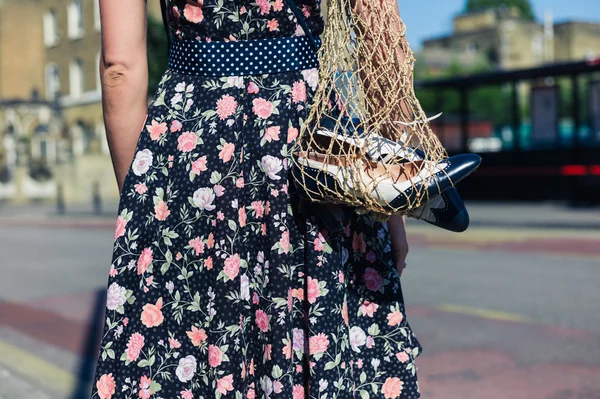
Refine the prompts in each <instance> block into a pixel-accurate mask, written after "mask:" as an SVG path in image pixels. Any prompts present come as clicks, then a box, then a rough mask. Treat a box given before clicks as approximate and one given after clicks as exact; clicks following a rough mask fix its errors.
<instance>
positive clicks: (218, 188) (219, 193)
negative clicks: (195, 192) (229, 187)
mask: <svg viewBox="0 0 600 399" xmlns="http://www.w3.org/2000/svg"><path fill="white" fill-rule="evenodd" d="M213 191H214V192H215V195H216V196H217V197H220V196H222V195H223V194H225V187H223V186H222V185H220V184H217V185H215V186H214V187H213Z"/></svg>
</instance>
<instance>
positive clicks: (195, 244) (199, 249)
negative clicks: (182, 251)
mask: <svg viewBox="0 0 600 399" xmlns="http://www.w3.org/2000/svg"><path fill="white" fill-rule="evenodd" d="M188 244H189V246H190V247H192V249H193V250H194V253H195V254H196V256H198V255H200V254H203V253H204V242H202V240H201V239H200V237H196V238H194V239H192V240H190V241H189V242H188Z"/></svg>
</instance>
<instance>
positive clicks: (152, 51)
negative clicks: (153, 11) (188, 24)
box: [148, 15, 169, 95]
mask: <svg viewBox="0 0 600 399" xmlns="http://www.w3.org/2000/svg"><path fill="white" fill-rule="evenodd" d="M168 52H169V46H168V42H167V36H166V34H165V29H164V27H163V23H162V21H161V20H159V19H157V18H155V17H154V16H153V15H148V93H149V94H151V95H152V94H153V93H154V92H155V91H156V88H157V87H158V83H159V82H160V78H161V77H162V74H163V73H164V71H165V69H166V68H167V60H168V56H167V55H168Z"/></svg>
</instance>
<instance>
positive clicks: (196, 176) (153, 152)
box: [92, 0, 421, 399]
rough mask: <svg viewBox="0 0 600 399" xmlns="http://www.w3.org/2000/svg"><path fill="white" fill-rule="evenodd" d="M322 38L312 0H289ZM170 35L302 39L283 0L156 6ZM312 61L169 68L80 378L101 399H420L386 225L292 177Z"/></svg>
mask: <svg viewBox="0 0 600 399" xmlns="http://www.w3.org/2000/svg"><path fill="white" fill-rule="evenodd" d="M297 3H298V4H299V6H300V8H301V9H302V11H303V13H304V15H305V16H306V17H307V21H308V24H309V26H310V27H311V30H312V31H313V33H315V34H319V33H321V31H322V29H323V19H322V17H321V9H320V4H319V0H300V1H297ZM168 14H169V20H170V28H171V31H172V33H173V36H174V39H175V40H184V39H186V40H189V39H195V40H204V41H209V40H210V41H217V40H224V41H230V40H253V39H261V38H265V37H282V36H295V35H296V36H297V35H303V31H302V30H301V28H300V27H299V26H298V23H297V21H296V19H295V18H294V16H293V14H292V12H291V11H290V9H289V8H288V7H287V5H286V4H285V2H284V1H283V0H274V1H272V0H204V1H202V0H199V1H194V0H187V1H186V0H171V1H170V2H169V4H168ZM317 78H318V72H317V69H315V68H313V69H307V70H299V71H292V72H285V73H277V74H267V75H251V76H225V77H202V76H196V75H187V74H183V73H178V72H174V71H172V70H166V71H165V73H164V75H163V77H162V80H161V82H160V84H159V87H158V89H157V90H156V92H155V93H154V96H153V98H152V101H151V103H150V106H149V109H148V115H147V119H146V121H145V123H144V127H143V129H142V131H141V135H140V138H139V141H138V144H137V148H136V150H135V159H134V161H133V163H132V165H131V167H130V169H129V171H128V174H127V176H126V179H125V183H124V188H123V193H122V197H121V201H120V205H119V215H118V218H117V225H116V229H115V237H114V238H115V241H114V252H113V258H112V265H111V266H110V270H109V279H108V284H107V287H108V297H107V303H106V317H105V326H104V332H103V337H102V342H101V347H100V353H99V358H98V365H97V368H96V375H95V380H94V383H93V388H92V398H95V399H97V398H100V399H113V398H114V399H117V398H118V399H130V398H142V399H149V398H152V399H160V398H164V399H180V398H181V399H192V398H196V399H212V398H222V397H223V398H235V399H242V398H247V399H255V398H260V399H263V398H265V399H266V398H272V399H278V398H280V399H304V398H315V399H335V398H338V399H346V398H362V399H366V398H386V399H388V398H391V399H396V398H407V399H408V398H410V399H412V398H418V397H419V391H418V383H417V377H416V366H415V358H416V357H417V356H418V355H419V353H420V351H421V347H420V345H419V342H418V341H417V339H416V338H415V337H414V336H413V333H412V331H411V329H410V327H409V325H408V323H407V320H406V316H405V309H404V304H403V299H402V294H401V289H400V278H399V274H398V272H397V271H396V269H395V267H394V262H393V259H392V249H391V242H390V237H389V233H388V229H387V226H386V224H385V223H380V222H377V221H375V220H374V219H372V218H370V217H367V216H359V215H357V214H356V213H354V212H351V211H349V212H347V213H348V215H349V217H348V219H347V221H346V223H345V224H344V225H343V228H341V229H336V230H335V231H331V230H330V231H328V229H327V226H328V225H327V224H325V223H323V222H322V219H321V218H320V217H319V214H320V212H316V211H317V210H321V211H322V210H323V208H320V207H323V206H324V205H317V204H308V203H306V202H305V201H303V200H302V199H301V198H300V197H299V196H298V195H297V193H296V190H295V187H294V184H293V182H292V181H291V180H290V174H289V168H290V165H291V163H290V161H289V156H290V147H291V145H292V144H293V143H294V140H296V138H297V136H298V130H299V129H300V128H301V125H302V122H303V120H305V119H306V117H307V114H308V111H309V108H310V105H311V98H312V96H313V94H314V91H315V89H316V85H317Z"/></svg>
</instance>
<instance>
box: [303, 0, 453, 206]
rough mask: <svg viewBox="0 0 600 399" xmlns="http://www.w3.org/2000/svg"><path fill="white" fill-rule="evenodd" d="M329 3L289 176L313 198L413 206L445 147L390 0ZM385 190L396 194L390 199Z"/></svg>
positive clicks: (424, 193)
mask: <svg viewBox="0 0 600 399" xmlns="http://www.w3.org/2000/svg"><path fill="white" fill-rule="evenodd" d="M326 8H327V10H326V11H325V13H326V25H325V29H324V32H323V34H322V36H321V39H322V45H321V47H320V48H319V51H318V56H319V65H320V66H319V83H318V86H317V89H316V92H315V95H314V101H313V103H312V105H311V108H310V111H309V114H308V116H307V119H306V121H304V123H303V124H302V128H301V130H300V132H299V137H298V140H297V141H296V142H295V144H294V147H293V148H292V153H293V154H294V156H293V157H292V160H293V165H292V172H293V173H292V174H293V177H294V180H295V184H296V186H297V187H298V188H299V190H300V191H301V192H302V193H303V194H304V196H305V197H307V198H308V199H309V200H311V201H315V202H325V203H334V204H343V205H348V206H351V207H353V208H356V210H357V211H359V212H372V213H374V214H377V215H379V216H383V217H386V216H389V215H392V214H405V215H408V216H410V213H411V211H413V210H415V209H416V208H418V207H419V206H421V205H422V204H423V203H424V201H427V200H428V193H427V190H426V189H425V187H426V186H427V185H428V184H429V183H434V182H435V180H434V181H430V180H429V179H431V178H432V174H433V173H432V171H433V170H434V168H435V166H436V165H437V164H438V163H439V162H440V161H442V160H443V159H445V158H447V154H446V151H445V149H444V148H443V146H442V145H441V143H440V141H439V140H438V138H437V137H436V136H435V134H434V133H433V131H432V130H431V128H430V126H429V121H428V120H427V117H426V115H425V113H424V111H423V109H422V108H421V106H420V103H419V101H418V100H417V98H416V96H415V92H414V86H413V66H414V61H415V59H414V56H413V52H412V51H411V49H410V47H409V45H408V43H407V41H406V36H405V25H404V23H403V22H402V20H401V18H400V15H399V13H398V10H397V3H396V0H379V1H372V0H328V2H327V7H326ZM382 139H383V140H382ZM386 140H388V141H386ZM390 143H391V145H390ZM397 144H400V146H398V145H397ZM391 148H394V149H393V150H390V149H391ZM399 148H400V149H403V150H401V151H398V149H399ZM415 149H418V150H421V151H422V153H424V155H425V160H423V159H422V158H419V157H415V156H414V154H415V153H414V150H415ZM404 150H406V151H404ZM390 190H392V191H393V190H395V193H396V194H397V195H400V196H402V197H401V198H400V199H397V200H396V201H390V195H389V194H390ZM386 193H387V194H386ZM393 196H394V195H392V197H393Z"/></svg>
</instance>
